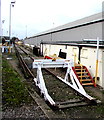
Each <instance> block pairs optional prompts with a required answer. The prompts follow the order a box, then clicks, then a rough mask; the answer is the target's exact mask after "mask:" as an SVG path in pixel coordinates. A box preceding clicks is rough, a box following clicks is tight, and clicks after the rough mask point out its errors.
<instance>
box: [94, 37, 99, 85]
mask: <svg viewBox="0 0 104 120" xmlns="http://www.w3.org/2000/svg"><path fill="white" fill-rule="evenodd" d="M98 57H99V38H98V37H97V49H96V71H95V83H96V81H97V76H98Z"/></svg>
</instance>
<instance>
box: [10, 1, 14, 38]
mask: <svg viewBox="0 0 104 120" xmlns="http://www.w3.org/2000/svg"><path fill="white" fill-rule="evenodd" d="M14 4H15V1H12V2H11V3H10V13H9V14H10V16H9V39H10V38H11V8H12V7H14Z"/></svg>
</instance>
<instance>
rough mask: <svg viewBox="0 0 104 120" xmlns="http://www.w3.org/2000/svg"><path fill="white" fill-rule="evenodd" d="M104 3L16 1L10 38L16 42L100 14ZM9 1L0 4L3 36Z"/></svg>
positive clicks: (88, 0)
mask: <svg viewBox="0 0 104 120" xmlns="http://www.w3.org/2000/svg"><path fill="white" fill-rule="evenodd" d="M103 1H104V0H16V3H15V6H14V7H13V8H12V36H17V37H19V38H20V39H21V38H25V37H26V36H27V37H29V36H33V35H35V34H36V33H39V32H42V31H45V30H48V29H51V28H53V27H57V26H59V25H62V24H66V23H68V22H71V21H75V20H77V19H80V18H83V17H87V16H89V15H92V14H95V13H98V12H101V11H102V2H103ZM10 2H11V0H1V9H2V11H1V12H2V20H5V22H4V23H2V31H3V35H8V34H9V33H8V31H9V9H10Z"/></svg>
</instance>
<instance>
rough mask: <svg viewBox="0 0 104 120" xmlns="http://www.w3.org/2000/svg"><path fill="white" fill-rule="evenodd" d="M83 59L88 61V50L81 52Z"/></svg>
mask: <svg viewBox="0 0 104 120" xmlns="http://www.w3.org/2000/svg"><path fill="white" fill-rule="evenodd" d="M81 58H85V59H88V49H82V50H81Z"/></svg>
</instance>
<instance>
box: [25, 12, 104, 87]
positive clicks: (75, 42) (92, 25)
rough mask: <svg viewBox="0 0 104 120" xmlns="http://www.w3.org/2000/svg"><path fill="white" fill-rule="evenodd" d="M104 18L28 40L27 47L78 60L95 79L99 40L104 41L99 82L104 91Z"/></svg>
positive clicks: (50, 54) (46, 53) (90, 17)
mask: <svg viewBox="0 0 104 120" xmlns="http://www.w3.org/2000/svg"><path fill="white" fill-rule="evenodd" d="M103 22H104V19H103V15H102V13H97V14H95V15H92V16H89V17H86V18H83V19H80V20H77V21H74V22H71V23H68V24H65V25H62V26H59V27H56V28H53V29H50V30H48V31H44V32H42V33H39V34H37V35H35V36H33V37H30V38H27V39H25V40H24V44H27V45H30V46H32V47H33V46H40V50H41V54H42V55H43V56H46V55H47V56H52V55H54V54H55V55H56V56H57V57H58V56H60V55H59V53H60V50H61V52H62V53H64V54H63V56H64V57H63V58H71V59H73V60H74V59H75V58H74V56H75V54H76V58H77V59H76V63H78V62H79V61H80V63H81V64H82V65H84V66H86V67H87V69H88V70H89V72H90V74H91V76H92V78H94V77H95V72H96V48H97V42H96V41H97V40H96V39H97V37H98V38H99V40H100V45H99V52H98V54H99V59H98V75H97V77H98V79H97V81H96V83H97V85H99V86H101V87H103V88H104V78H103V76H104V72H103V71H104V34H103V27H104V25H103Z"/></svg>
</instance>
